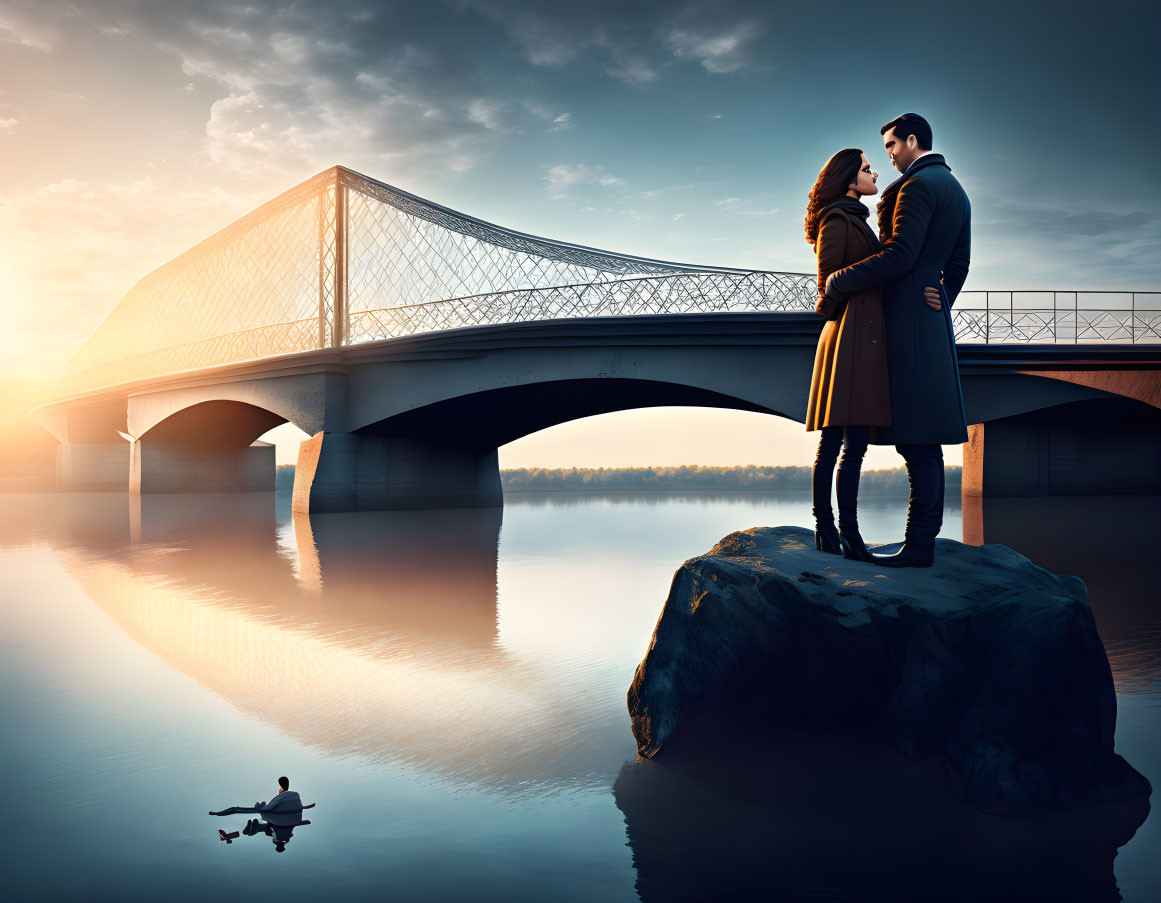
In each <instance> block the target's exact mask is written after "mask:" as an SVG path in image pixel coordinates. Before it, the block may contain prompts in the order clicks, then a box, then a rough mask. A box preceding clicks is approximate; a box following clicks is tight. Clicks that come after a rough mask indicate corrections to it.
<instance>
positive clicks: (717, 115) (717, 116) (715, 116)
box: [705, 113, 722, 119]
mask: <svg viewBox="0 0 1161 903" xmlns="http://www.w3.org/2000/svg"><path fill="white" fill-rule="evenodd" d="M705 118H706V119H721V118H722V114H721V113H706V114H705Z"/></svg>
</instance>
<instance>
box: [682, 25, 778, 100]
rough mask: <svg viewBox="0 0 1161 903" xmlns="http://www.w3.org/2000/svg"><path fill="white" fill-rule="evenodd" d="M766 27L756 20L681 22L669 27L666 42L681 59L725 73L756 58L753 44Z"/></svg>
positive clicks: (712, 70)
mask: <svg viewBox="0 0 1161 903" xmlns="http://www.w3.org/2000/svg"><path fill="white" fill-rule="evenodd" d="M765 30H766V29H765V26H764V25H763V24H762V23H760V22H757V21H754V20H746V21H742V22H735V23H732V24H729V25H717V24H711V25H689V26H679V27H676V28H673V29H671V30H670V32H669V34H668V36H667V43H668V45H669V48H670V50H672V51H673V53H674V55H675V56H677V57H679V58H680V59H683V60H695V61H697V62H699V63H701V65H702V67H703V68H705V70H706V71H707V72H713V73H715V74H719V75H724V74H728V73H732V72H737V71H738V70H739V69H742V68H743V67H745V66H748V65H750V64H751V63H752V62H753V61H754V56H753V54H754V45H755V44H756V43H757V40H758V38H759V37H761V36H762V33H763V32H764V31H765ZM715 118H716V117H715Z"/></svg>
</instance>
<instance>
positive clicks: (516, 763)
mask: <svg viewBox="0 0 1161 903" xmlns="http://www.w3.org/2000/svg"><path fill="white" fill-rule="evenodd" d="M126 498H128V497H120V498H118V499H111V498H110V497H109V496H107V495H106V496H101V495H97V494H94V495H92V496H86V497H82V498H80V499H78V500H77V504H75V505H73V506H67V507H66V510H70V509H71V511H72V512H73V515H74V516H71V517H70V516H68V515H67V513H66V517H65V518H64V521H65V525H66V528H67V529H68V531H69V532H70V534H71V537H70V538H71V540H72V543H75V544H74V545H72V547H71V548H69V549H66V550H63V551H62V552H61V555H62V557H63V558H64V561H65V563H66V565H67V568H68V570H69V571H70V572H71V574H72V575H73V576H74V577H75V578H76V579H77V580H78V581H79V583H80V585H81V586H82V588H83V589H84V591H85V592H86V594H88V595H89V596H90V597H91V598H92V599H93V600H94V601H95V602H96V603H97V604H98V605H99V606H100V607H101V608H102V609H103V610H104V611H106V612H107V613H108V614H109V615H110V616H111V617H112V618H113V619H114V620H115V621H116V622H117V623H118V624H119V625H120V626H121V627H122V628H123V629H124V630H125V631H126V633H128V634H129V635H130V636H132V637H133V639H134V640H136V641H137V642H138V643H140V644H141V645H142V646H144V647H145V648H147V649H149V650H150V651H151V652H153V653H154V654H155V655H157V656H158V657H159V658H160V659H161V660H162V661H164V662H165V663H166V664H167V665H168V666H170V667H172V668H174V669H176V670H178V671H180V672H182V673H184V674H187V675H189V676H190V677H192V678H194V679H195V680H197V681H198V682H199V683H200V684H202V685H203V686H205V687H206V688H208V689H209V690H211V691H212V692H214V693H215V694H217V695H218V696H220V697H221V698H223V699H225V700H226V701H228V702H229V703H230V704H231V705H232V706H234V707H235V708H236V709H238V710H239V711H241V712H243V713H244V714H246V715H248V716H252V717H256V718H259V719H261V720H262V721H264V722H266V723H267V724H269V725H270V726H272V727H275V728H277V729H278V730H280V731H282V732H284V733H286V734H287V735H288V736H290V737H292V738H294V739H295V740H297V741H300V742H302V743H305V744H308V745H310V746H313V747H316V748H320V749H323V750H325V751H327V752H328V753H335V754H356V755H359V756H361V757H366V758H369V759H371V760H377V761H383V762H390V761H404V762H407V763H409V764H412V765H415V766H419V767H421V768H423V769H425V770H429V771H433V772H436V773H439V774H442V775H444V777H445V778H447V779H450V780H452V781H454V782H455V783H458V784H465V785H483V786H486V787H489V788H492V789H495V790H503V791H506V792H509V793H514V794H517V795H518V794H520V793H536V792H538V791H539V790H543V789H545V788H552V789H555V788H557V787H558V786H559V784H560V783H561V782H564V783H566V784H569V785H572V786H584V785H586V784H588V783H591V782H593V781H595V780H598V779H600V780H607V777H608V776H607V775H599V776H598V775H596V774H594V773H593V772H592V762H593V761H594V759H595V758H597V757H595V756H594V755H593V750H594V748H597V747H600V746H601V745H606V746H607V745H609V744H610V743H611V744H612V745H613V746H614V747H626V748H627V749H629V750H631V740H630V739H629V738H628V735H627V734H625V735H622V733H621V731H620V730H619V728H620V727H621V725H619V724H609V719H608V717H607V711H606V710H607V709H608V708H609V707H610V706H615V707H616V708H623V704H622V702H621V700H615V701H606V702H605V703H604V704H602V705H601V706H599V707H594V706H593V705H592V704H591V702H586V700H585V699H584V698H583V697H576V698H574V697H573V696H572V695H571V694H570V693H569V692H568V688H567V686H566V676H565V675H562V674H560V673H559V672H556V671H553V670H552V669H551V668H550V667H549V666H548V665H547V664H545V665H537V664H535V663H529V662H527V661H525V660H522V659H521V658H519V657H517V656H514V655H511V654H509V653H508V652H507V651H506V650H505V648H504V647H503V646H502V645H501V644H500V643H499V641H498V634H497V582H496V576H497V572H496V568H497V543H498V539H499V532H500V525H501V509H466V510H462V511H457V510H451V511H448V510H441V511H425V512H366V513H362V514H352V515H327V516H316V517H314V518H311V519H308V518H306V517H303V516H294V517H293V519H292V520H290V519H285V520H284V521H283V522H282V523H279V522H278V521H277V519H276V517H275V507H274V500H273V498H272V497H271V496H270V495H257V494H237V495H219V496H200V497H196V501H195V499H194V498H193V497H188V496H187V497H170V496H155V497H133V498H130V499H129V501H128V504H126V503H125V499H126ZM94 500H97V501H98V504H99V506H100V509H101V511H102V513H101V514H99V515H95V516H90V517H80V516H76V515H77V513H78V511H79V510H82V509H88V508H89V507H90V503H91V502H93V501H94ZM191 502H194V504H191ZM121 512H124V513H125V514H127V515H128V517H127V527H126V529H123V530H122V529H118V528H117V527H116V517H115V516H114V517H113V518H109V517H108V515H109V514H110V513H112V514H114V515H116V514H119V513H121ZM110 526H113V529H112V530H111V531H110V530H109V529H108V528H109V527H110ZM78 541H79V543H78ZM610 735H612V736H610ZM613 737H615V738H616V739H613Z"/></svg>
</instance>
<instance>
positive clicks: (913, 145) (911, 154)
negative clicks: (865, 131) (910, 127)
mask: <svg viewBox="0 0 1161 903" xmlns="http://www.w3.org/2000/svg"><path fill="white" fill-rule="evenodd" d="M883 150H885V151H886V152H887V156H888V157H890V158H891V165H892V166H894V167H895V168H896V169H897V170H899V172H906V171H907V167H908V166H910V165H911V164H912V163H914V162H915V158H916V157H918V156H919V154H920V150H919V141H918V140H917V139H916V137H915V136H914V135H909V136H908V137H907V140H906V141H901V140H900V139H898V138H896V137H895V130H894V129H887V133H886V134H885V135H884V136H883Z"/></svg>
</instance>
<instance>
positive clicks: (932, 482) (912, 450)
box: [895, 445, 944, 544]
mask: <svg viewBox="0 0 1161 903" xmlns="http://www.w3.org/2000/svg"><path fill="white" fill-rule="evenodd" d="M895 450H896V451H897V452H899V454H901V455H902V456H903V460H904V461H905V462H906V464H907V484H908V486H909V487H910V495H909V497H908V499H907V534H906V537H905V539H906V541H907V542H910V543H918V544H926V543H931V542H934V541H935V537H936V536H937V535H938V534H939V529H940V527H942V526H943V482H944V481H943V446H941V445H896V446H895Z"/></svg>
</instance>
